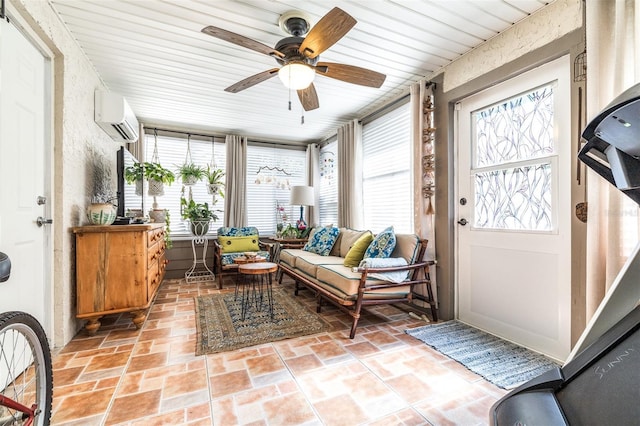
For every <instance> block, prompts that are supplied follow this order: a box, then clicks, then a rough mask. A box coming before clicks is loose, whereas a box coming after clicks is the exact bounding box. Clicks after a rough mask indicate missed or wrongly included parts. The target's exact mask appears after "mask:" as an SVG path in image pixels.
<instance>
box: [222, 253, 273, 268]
mask: <svg viewBox="0 0 640 426" xmlns="http://www.w3.org/2000/svg"><path fill="white" fill-rule="evenodd" d="M258 256H262V257H264V258H265V262H268V261H269V252H268V251H258ZM237 257H244V252H236V253H223V254H222V256H220V263H221V264H222V266H223V267H225V266H231V265H234V266H235V265H236V263H235V262H234V261H233V259H235V258H237Z"/></svg>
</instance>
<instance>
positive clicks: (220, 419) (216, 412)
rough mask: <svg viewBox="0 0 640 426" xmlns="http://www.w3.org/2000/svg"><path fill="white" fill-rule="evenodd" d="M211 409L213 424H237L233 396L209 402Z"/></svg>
mask: <svg viewBox="0 0 640 426" xmlns="http://www.w3.org/2000/svg"><path fill="white" fill-rule="evenodd" d="M211 409H212V411H213V415H212V417H213V419H212V420H213V422H212V423H213V424H214V425H236V424H238V415H237V413H236V411H235V407H234V404H233V398H222V399H217V400H213V401H212V402H211Z"/></svg>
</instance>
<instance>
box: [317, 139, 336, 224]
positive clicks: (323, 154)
mask: <svg viewBox="0 0 640 426" xmlns="http://www.w3.org/2000/svg"><path fill="white" fill-rule="evenodd" d="M319 167H320V205H319V208H320V223H319V225H323V226H325V225H329V224H334V225H335V224H337V223H338V141H337V140H336V141H333V142H331V143H329V144H327V145H325V146H323V147H322V148H321V149H320V164H319Z"/></svg>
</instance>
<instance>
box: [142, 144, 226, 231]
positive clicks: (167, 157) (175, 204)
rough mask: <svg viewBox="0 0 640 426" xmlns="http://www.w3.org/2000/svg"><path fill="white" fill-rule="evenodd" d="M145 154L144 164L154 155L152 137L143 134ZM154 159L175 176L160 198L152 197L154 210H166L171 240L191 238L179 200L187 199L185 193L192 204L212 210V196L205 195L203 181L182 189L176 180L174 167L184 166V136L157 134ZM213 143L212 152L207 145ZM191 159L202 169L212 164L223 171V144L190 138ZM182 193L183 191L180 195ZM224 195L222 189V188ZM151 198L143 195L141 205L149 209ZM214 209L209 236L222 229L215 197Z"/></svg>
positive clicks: (221, 203)
mask: <svg viewBox="0 0 640 426" xmlns="http://www.w3.org/2000/svg"><path fill="white" fill-rule="evenodd" d="M145 136H146V137H145V152H146V159H147V161H152V156H153V152H154V144H155V138H154V135H149V134H147V135H145ZM157 141H158V142H157V144H158V159H159V162H160V164H161V165H162V166H163V167H164V168H166V169H169V170H171V171H172V172H173V173H174V174H176V181H175V182H174V183H173V184H172V185H171V186H167V185H165V186H164V195H163V196H160V197H156V201H157V203H158V208H161V209H167V210H169V214H170V218H171V219H170V220H171V234H172V237H179V236H187V235H191V233H190V231H189V229H188V227H187V222H186V221H184V220H182V217H181V215H180V197H181V196H182V195H184V197H185V198H187V199H189V192H191V194H192V196H193V200H194V201H195V202H196V203H205V202H206V203H208V204H209V208H212V200H213V197H212V196H211V195H209V194H208V192H207V186H206V182H204V181H200V182H198V183H196V184H195V185H193V186H191V187H184V188H183V185H182V182H181V180H180V178H179V177H178V176H177V172H178V168H179V167H180V166H181V165H182V164H184V162H185V157H186V153H187V138H186V137H171V136H165V135H158V137H157ZM212 143H213V149H214V150H213V152H212V150H211V144H212ZM190 146H191V160H192V162H193V163H194V164H197V165H198V166H201V167H204V168H205V169H206V167H207V165H208V164H209V165H211V164H212V162H214V161H215V166H216V167H217V168H219V169H222V170H223V171H224V170H225V163H226V155H225V147H224V142H218V141H216V142H212V141H211V139H210V138H209V139H208V140H207V139H205V138H197V137H191V140H190ZM183 191H184V192H183ZM223 192H224V189H223ZM153 198H154V197H149V196H148V195H147V194H146V193H145V206H147V207H149V208H151V206H152V205H153V202H154V199H153ZM213 209H215V210H216V215H217V216H218V220H217V221H216V222H214V223H213V224H212V226H210V227H209V233H214V232H215V230H216V229H218V228H219V227H220V226H222V219H223V217H224V200H222V199H221V198H220V197H219V196H218V197H217V203H216V204H215V205H214V206H213Z"/></svg>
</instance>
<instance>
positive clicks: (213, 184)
mask: <svg viewBox="0 0 640 426" xmlns="http://www.w3.org/2000/svg"><path fill="white" fill-rule="evenodd" d="M204 177H205V178H206V181H207V191H208V192H209V194H211V195H213V196H215V195H220V196H221V197H224V193H223V192H222V186H223V185H224V181H223V179H222V178H224V171H222V169H218V168H212V167H211V166H209V165H207V170H206V171H205V172H204Z"/></svg>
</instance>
